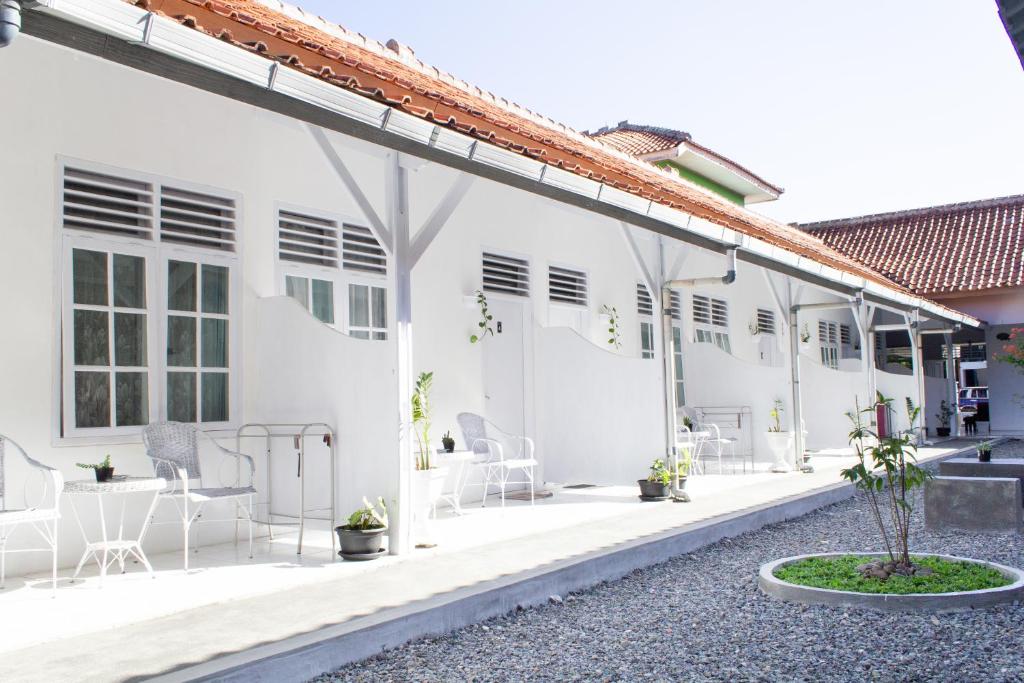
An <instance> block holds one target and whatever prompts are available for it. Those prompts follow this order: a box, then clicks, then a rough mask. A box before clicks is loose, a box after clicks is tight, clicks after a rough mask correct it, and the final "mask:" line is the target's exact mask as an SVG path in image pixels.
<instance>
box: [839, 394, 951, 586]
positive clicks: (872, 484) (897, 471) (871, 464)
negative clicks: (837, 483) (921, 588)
mask: <svg viewBox="0 0 1024 683" xmlns="http://www.w3.org/2000/svg"><path fill="white" fill-rule="evenodd" d="M877 405H884V406H886V408H890V407H891V405H892V399H889V398H886V397H884V396H883V395H882V394H881V393H879V394H878V397H877V400H876V401H875V406H871V407H869V408H865V409H863V410H862V409H861V408H860V405H857V404H855V406H856V407H855V409H854V410H853V411H851V412H848V413H847V414H846V415H847V417H849V418H850V422H851V424H852V427H851V430H850V445H851V446H853V448H854V451H855V453H856V456H857V464H856V465H854V466H853V467H850V468H849V469H845V470H843V471H842V472H841V473H840V474H841V475H842V477H843V479H846V480H847V481H849V482H851V483H852V484H853V485H854V486H856V487H857V488H858V489H860V490H861V491H863V492H864V493H865V495H866V496H867V499H868V504H869V506H870V508H871V514H872V516H873V518H874V520H875V524H877V525H878V530H879V532H880V533H881V535H882V542H883V543H884V545H885V550H886V552H887V553H888V554H889V559H890V560H891V561H892V562H895V563H896V564H897V565H898V566H902V567H910V566H911V562H910V540H909V538H910V515H911V513H912V512H913V508H912V507H911V505H910V503H909V502H908V500H907V498H908V497H909V495H910V493H911V492H912V491H913V490H914V489H915V488H917V487H919V486H922V485H924V482H925V480H926V479H928V477H930V476H931V474H929V473H928V472H927V471H925V470H924V469H922V468H921V467H919V466H918V465H917V446H916V445H915V443H914V441H913V440H912V439H911V436H910V433H904V434H901V435H899V436H891V437H887V438H884V439H880V438H878V434H877V433H876V432H874V431H872V430H871V429H870V428H869V427H868V425H867V424H866V423H865V422H864V419H863V417H862V416H863V415H865V414H873V413H874V412H875V407H876V406H877ZM919 413H920V409H917V408H911V407H910V406H908V417H909V418H910V420H911V423H910V426H911V430H913V427H914V422H915V421H916V420H917V417H918V415H919ZM886 517H888V518H889V519H888V523H887V520H886V519H885V518H886ZM890 527H891V533H890Z"/></svg>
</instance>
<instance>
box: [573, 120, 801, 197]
mask: <svg viewBox="0 0 1024 683" xmlns="http://www.w3.org/2000/svg"><path fill="white" fill-rule="evenodd" d="M583 134H584V135H589V136H590V137H591V138H593V139H594V140H598V141H600V142H603V143H604V144H606V145H610V146H612V147H614V148H615V149H617V150H619V151H621V152H625V153H626V154H629V155H630V156H635V157H642V156H645V155H647V154H654V153H656V152H667V151H669V150H673V149H675V148H676V147H679V146H680V145H683V146H685V147H687V148H689V149H691V150H693V151H696V152H698V153H699V154H701V155H702V156H705V157H708V158H710V159H713V160H714V161H717V162H718V163H720V164H721V165H722V166H725V167H726V168H728V169H730V170H731V171H732V172H733V173H736V174H737V175H740V176H743V177H744V178H746V179H747V180H748V181H750V182H752V183H754V184H755V185H760V186H762V187H764V188H765V189H766V190H768V191H770V192H772V193H774V194H776V195H780V194H782V192H783V189H782V188H781V187H779V186H778V185H773V184H772V183H769V182H768V181H767V180H765V179H764V178H762V177H761V176H759V175H757V174H756V173H754V172H753V171H751V170H750V169H748V168H744V167H743V166H741V165H739V164H738V163H736V162H735V161H733V160H732V159H729V158H728V157H724V156H722V155H721V154H719V153H718V152H716V151H715V150H713V149H711V148H709V147H705V146H704V145H701V144H698V143H696V142H694V140H693V138H692V137H691V136H690V134H689V133H686V132H684V131H681V130H674V129H672V128H662V127H660V126H643V125H639V124H636V123H630V122H629V121H620V122H619V123H618V124H617V125H615V126H614V127H604V128H601V129H598V130H596V131H594V132H593V133H590V132H587V131H584V132H583Z"/></svg>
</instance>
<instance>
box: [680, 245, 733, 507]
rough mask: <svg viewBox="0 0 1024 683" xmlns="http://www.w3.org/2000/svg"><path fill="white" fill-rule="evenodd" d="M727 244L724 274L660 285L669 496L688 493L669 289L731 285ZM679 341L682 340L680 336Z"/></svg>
mask: <svg viewBox="0 0 1024 683" xmlns="http://www.w3.org/2000/svg"><path fill="white" fill-rule="evenodd" d="M738 249H739V247H730V248H729V250H728V252H727V256H728V259H729V260H728V265H727V266H726V270H725V275H720V276H717V277H704V278H693V279H690V280H669V281H667V282H665V284H664V285H662V287H661V339H662V341H661V348H662V353H663V354H664V356H665V372H664V375H665V386H664V389H665V417H666V419H665V431H666V434H665V437H666V443H667V445H668V461H669V462H670V463H672V498H673V499H674V500H676V501H680V502H688V501H689V500H690V497H689V495H687V493H686V491H684V490H683V489H682V488H681V487H680V485H679V476H678V473H679V448H678V447H677V446H676V440H677V434H678V430H679V423H678V421H677V416H676V372H677V371H678V369H677V368H676V354H675V349H674V348H673V344H672V290H673V289H675V288H678V287H692V286H695V285H731V284H732V283H733V282H736V251H737V250H738ZM680 343H682V340H681V339H680Z"/></svg>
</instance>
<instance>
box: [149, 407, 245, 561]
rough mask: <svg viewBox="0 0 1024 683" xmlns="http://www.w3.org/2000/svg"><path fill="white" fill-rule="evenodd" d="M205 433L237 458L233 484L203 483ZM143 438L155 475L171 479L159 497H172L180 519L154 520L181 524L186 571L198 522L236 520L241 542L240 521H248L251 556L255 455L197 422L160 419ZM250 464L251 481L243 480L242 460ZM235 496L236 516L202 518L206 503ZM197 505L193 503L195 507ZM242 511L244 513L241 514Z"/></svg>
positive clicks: (222, 451) (223, 450)
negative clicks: (231, 446)
mask: <svg viewBox="0 0 1024 683" xmlns="http://www.w3.org/2000/svg"><path fill="white" fill-rule="evenodd" d="M200 434H202V435H203V436H205V437H206V438H207V439H208V440H209V441H210V443H212V444H213V445H214V446H216V448H217V450H218V451H219V452H220V453H221V454H222V455H225V456H229V457H233V458H235V459H236V467H235V468H234V469H235V476H236V479H235V482H234V485H233V486H220V487H214V488H206V487H204V486H203V479H202V472H201V470H200V468H199V438H198V437H199V435H200ZM142 442H143V444H145V446H146V455H148V456H149V458H150V460H152V461H153V470H154V472H155V474H156V476H158V477H160V476H162V477H164V478H165V479H167V481H168V483H169V487H168V489H167V490H166V491H164V492H163V493H161V494H160V499H161V500H163V499H166V500H170V501H172V502H173V503H174V508H175V510H176V511H177V513H178V516H179V520H175V521H173V522H153V523H154V524H181V528H182V535H183V538H184V545H185V571H188V547H189V531H190V529H191V528H192V525H193V524H197V526H196V536H197V538H196V544H195V546H196V552H198V551H199V539H198V528H199V527H198V523H199V522H234V523H235V543H237V542H238V522H240V521H247V522H248V524H249V559H252V522H253V514H252V507H253V498H254V497H255V496H256V489H255V477H256V466H255V464H254V463H253V459H252V458H251V457H249V456H248V455H246V454H244V453H236V452H235V451H230V450H228V449H226V448H224V447H223V446H221V445H220V444H219V443H217V442H216V441H215V440H214V439H213V437H211V436H210V435H209V434H206V433H205V432H202V431H200V430H198V429H196V427H195V425H191V424H184V423H181V422H158V423H154V424H151V425H149V426H148V427H146V428H145V430H143V432H142ZM243 462H244V463H246V464H248V469H249V485H248V486H243V485H242V482H241V471H242V467H241V465H242V463H243ZM215 500H233V501H234V502H235V516H234V518H228V519H201V517H202V512H203V506H204V505H206V503H209V502H210V501H215ZM193 506H194V507H193ZM240 515H241V516H240Z"/></svg>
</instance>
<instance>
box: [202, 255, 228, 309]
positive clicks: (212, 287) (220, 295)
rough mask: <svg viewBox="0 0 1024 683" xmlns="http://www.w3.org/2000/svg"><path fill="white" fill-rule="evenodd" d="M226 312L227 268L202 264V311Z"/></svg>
mask: <svg viewBox="0 0 1024 683" xmlns="http://www.w3.org/2000/svg"><path fill="white" fill-rule="evenodd" d="M227 312H228V269H227V267H226V266H207V265H204V266H203V313H221V314H224V315H227Z"/></svg>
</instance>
